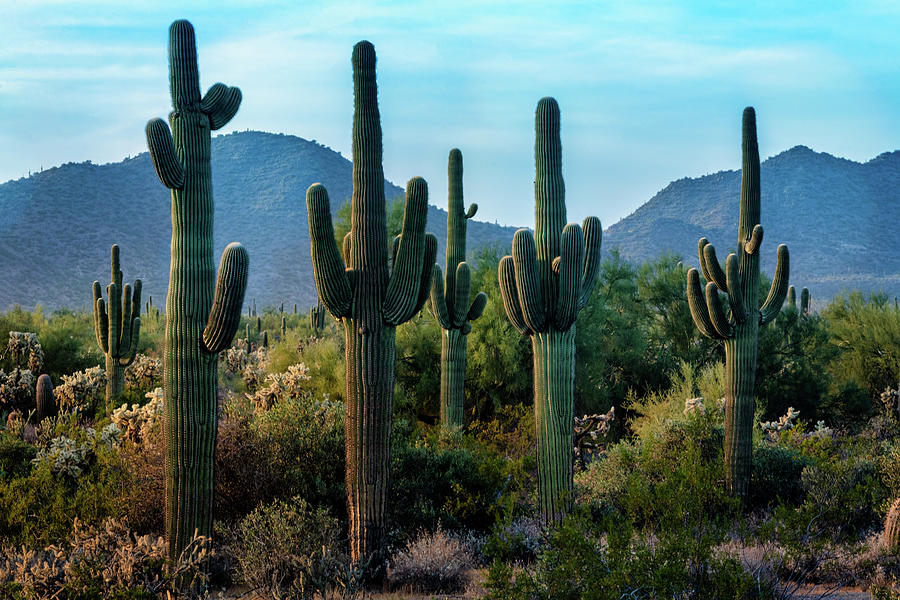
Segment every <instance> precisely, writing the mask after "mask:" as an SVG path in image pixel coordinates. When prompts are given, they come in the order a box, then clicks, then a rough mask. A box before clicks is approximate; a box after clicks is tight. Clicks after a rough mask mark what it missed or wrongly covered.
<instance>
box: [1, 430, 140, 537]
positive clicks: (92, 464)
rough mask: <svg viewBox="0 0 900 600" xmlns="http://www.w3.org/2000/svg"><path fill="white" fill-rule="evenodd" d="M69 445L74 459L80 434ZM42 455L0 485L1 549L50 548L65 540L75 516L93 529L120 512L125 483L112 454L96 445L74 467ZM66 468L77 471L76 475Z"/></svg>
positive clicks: (115, 456)
mask: <svg viewBox="0 0 900 600" xmlns="http://www.w3.org/2000/svg"><path fill="white" fill-rule="evenodd" d="M57 439H59V438H57ZM68 439H72V438H68ZM73 442H74V444H75V446H76V448H78V449H79V454H80V448H81V447H82V444H85V443H87V442H86V435H85V436H82V437H76V438H75V439H74V440H73ZM44 456H45V458H36V459H35V460H36V462H35V464H34V466H33V468H32V469H31V471H30V472H29V473H28V474H27V475H26V476H23V477H17V478H12V479H9V480H5V479H4V480H0V531H2V532H3V535H4V539H3V542H4V543H6V544H10V545H21V544H25V545H27V546H29V547H32V548H37V547H40V546H43V545H46V544H49V543H55V542H57V541H58V540H61V539H64V538H65V537H66V536H67V535H68V533H69V531H70V530H71V527H72V523H73V522H74V520H75V518H76V517H77V518H78V519H80V520H81V521H82V522H83V523H85V524H86V525H96V524H99V523H100V522H102V521H103V519H105V518H106V517H115V516H117V515H118V514H119V513H120V511H121V504H120V503H121V498H120V492H121V489H122V488H123V487H124V486H125V485H127V478H126V473H125V471H124V469H123V465H122V462H121V460H120V458H119V455H118V454H117V452H116V451H115V450H113V449H111V448H109V447H108V446H107V445H106V444H105V443H97V444H95V445H93V446H92V447H91V449H90V451H89V452H86V453H85V456H84V457H83V460H81V459H80V460H79V462H78V463H77V464H75V461H71V460H64V461H62V463H61V464H60V465H58V464H57V459H56V457H54V455H53V451H49V452H48V453H47V454H45V455H44ZM69 467H77V474H76V475H74V476H73V475H72V473H74V472H75V469H74V468H69Z"/></svg>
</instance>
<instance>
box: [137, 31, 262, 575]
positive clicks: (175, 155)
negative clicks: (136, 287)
mask: <svg viewBox="0 0 900 600" xmlns="http://www.w3.org/2000/svg"><path fill="white" fill-rule="evenodd" d="M169 85H170V88H171V93H172V106H173V108H174V110H173V111H172V113H171V114H170V115H169V121H170V123H171V124H172V133H170V131H169V126H168V125H166V123H165V121H163V120H162V119H153V120H151V121H150V122H149V123H147V144H148V146H149V148H150V156H151V158H152V159H153V166H154V167H155V168H156V173H157V175H158V176H159V179H160V181H162V183H163V184H164V185H165V186H166V187H168V188H169V189H171V190H172V259H171V264H170V267H169V293H168V295H167V297H166V329H165V352H164V355H163V356H164V360H163V383H164V389H165V413H164V414H165V419H164V422H163V423H164V432H165V439H166V444H165V445H166V469H165V470H166V511H165V512H166V539H167V542H168V546H169V557H170V558H171V559H173V560H176V559H178V557H179V556H180V555H181V553H182V551H183V550H184V549H185V547H186V546H187V545H188V544H189V543H190V541H191V539H192V538H193V536H194V534H195V532H196V533H199V534H200V535H204V536H209V535H210V534H211V533H212V504H213V452H214V450H215V444H216V431H217V422H216V413H217V411H216V407H217V397H216V391H217V390H216V383H217V382H216V364H217V361H218V354H219V352H221V351H222V350H224V349H225V348H227V347H228V345H229V344H230V343H231V340H232V338H233V337H234V333H235V331H236V330H237V327H238V323H239V322H240V311H241V306H242V304H243V302H244V290H245V288H246V286H247V267H248V264H249V259H248V256H247V251H246V250H245V249H244V247H243V246H241V245H240V244H238V243H236V242H234V243H231V244H229V245H228V246H227V247H226V248H225V251H224V252H223V253H222V259H221V262H220V263H219V274H218V281H216V274H215V273H216V272H215V265H214V264H213V195H212V177H211V172H210V131H212V130H215V129H219V128H220V127H222V126H223V125H225V124H226V123H228V121H230V120H231V118H232V117H233V116H234V114H235V113H236V112H237V110H238V107H239V106H240V102H241V92H240V90H238V89H237V88H233V87H227V86H225V85H223V84H221V83H217V84H215V85H213V86H212V87H211V88H210V89H209V91H208V92H207V93H206V95H205V96H203V97H202V98H201V97H200V84H199V74H198V71H197V50H196V42H195V40H194V28H193V26H192V25H191V24H190V23H188V22H187V21H183V20H182V21H175V22H174V23H172V26H171V27H170V28H169Z"/></svg>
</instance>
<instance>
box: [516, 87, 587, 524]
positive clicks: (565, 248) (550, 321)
mask: <svg viewBox="0 0 900 600" xmlns="http://www.w3.org/2000/svg"><path fill="white" fill-rule="evenodd" d="M534 162H535V171H536V174H535V182H534V199H535V211H534V212H535V232H534V236H532V234H531V232H530V231H528V230H527V229H520V230H519V231H517V232H516V233H515V235H514V236H513V243H512V256H504V257H503V259H502V260H501V261H500V267H499V282H500V293H501V295H502V296H503V307H504V309H505V310H506V316H507V317H508V318H509V320H510V322H511V323H512V324H513V326H514V327H515V328H516V329H518V330H519V332H521V333H522V334H523V335H529V336H531V348H532V351H533V354H534V415H535V429H536V432H535V433H536V437H537V446H538V447H537V451H538V459H537V460H538V496H539V500H540V505H541V514H542V516H543V517H544V519H545V520H547V521H557V520H559V519H560V518H561V517H562V516H563V515H564V514H565V512H566V511H567V510H568V507H569V504H570V502H571V492H572V468H573V452H572V448H573V445H572V444H573V427H574V424H575V422H574V402H575V319H576V317H577V316H578V311H580V310H581V309H582V308H583V307H584V306H585V305H586V304H587V301H588V299H589V298H590V296H591V292H592V291H593V288H594V283H595V282H596V280H597V276H598V274H599V271H600V244H601V241H602V235H603V231H602V229H601V227H600V220H599V219H597V217H588V218H586V219H585V220H584V223H583V225H582V226H581V227H579V226H578V225H577V224H575V223H569V224H568V225H566V203H565V184H564V182H563V178H562V145H561V143H560V137H559V105H557V103H556V100H554V99H553V98H542V99H541V101H540V102H538V105H537V111H536V118H535V144H534Z"/></svg>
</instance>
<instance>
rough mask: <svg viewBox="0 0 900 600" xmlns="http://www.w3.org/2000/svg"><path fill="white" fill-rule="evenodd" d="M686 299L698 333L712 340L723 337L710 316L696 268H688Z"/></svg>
mask: <svg viewBox="0 0 900 600" xmlns="http://www.w3.org/2000/svg"><path fill="white" fill-rule="evenodd" d="M687 299H688V307H689V308H690V309H691V317H692V318H693V319H694V324H696V325H697V329H699V330H700V333H702V334H703V335H705V336H706V337H708V338H712V339H714V340H723V339H725V337H724V336H723V335H722V334H720V333H719V331H718V330H717V329H716V327H715V325H713V322H712V319H711V318H710V314H709V308H708V307H707V305H706V299H705V297H704V292H703V288H701V287H700V274H699V273H698V272H697V269H690V270H689V271H688V274H687Z"/></svg>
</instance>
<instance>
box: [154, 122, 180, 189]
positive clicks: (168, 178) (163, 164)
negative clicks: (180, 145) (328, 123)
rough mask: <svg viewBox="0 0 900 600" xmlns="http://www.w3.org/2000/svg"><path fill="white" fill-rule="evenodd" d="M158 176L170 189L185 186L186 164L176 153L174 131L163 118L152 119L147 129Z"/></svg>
mask: <svg viewBox="0 0 900 600" xmlns="http://www.w3.org/2000/svg"><path fill="white" fill-rule="evenodd" d="M145 132H146V134H147V147H148V148H149V149H150V158H151V160H152V161H153V168H154V169H156V176H157V177H159V180H160V181H161V182H162V184H163V185H164V186H166V187H167V188H169V189H170V190H180V189H181V188H183V187H184V164H183V163H182V162H181V159H179V158H178V155H177V154H176V153H175V142H173V141H172V132H171V131H170V130H169V126H168V125H167V124H166V122H165V121H163V120H162V119H150V121H148V122H147V128H146V130H145Z"/></svg>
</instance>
